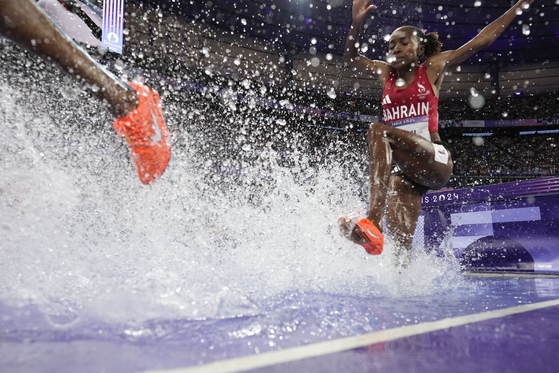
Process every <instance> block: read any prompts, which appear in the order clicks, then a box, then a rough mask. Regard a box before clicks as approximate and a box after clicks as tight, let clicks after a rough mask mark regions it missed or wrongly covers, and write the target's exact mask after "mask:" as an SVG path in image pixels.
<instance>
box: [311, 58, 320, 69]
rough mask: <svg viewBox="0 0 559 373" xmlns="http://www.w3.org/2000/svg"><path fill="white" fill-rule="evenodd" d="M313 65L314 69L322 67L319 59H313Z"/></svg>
mask: <svg viewBox="0 0 559 373" xmlns="http://www.w3.org/2000/svg"><path fill="white" fill-rule="evenodd" d="M311 65H312V66H313V67H318V66H319V65H320V60H319V59H318V57H314V58H313V59H311Z"/></svg>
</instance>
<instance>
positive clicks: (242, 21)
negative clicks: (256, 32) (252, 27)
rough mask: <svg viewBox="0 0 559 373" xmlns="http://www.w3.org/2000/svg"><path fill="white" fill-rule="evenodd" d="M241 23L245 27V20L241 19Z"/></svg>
mask: <svg viewBox="0 0 559 373" xmlns="http://www.w3.org/2000/svg"><path fill="white" fill-rule="evenodd" d="M241 23H242V24H243V25H245V26H246V24H247V20H246V19H244V18H243V19H241Z"/></svg>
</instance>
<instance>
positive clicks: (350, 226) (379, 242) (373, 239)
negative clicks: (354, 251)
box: [338, 216, 384, 255]
mask: <svg viewBox="0 0 559 373" xmlns="http://www.w3.org/2000/svg"><path fill="white" fill-rule="evenodd" d="M338 225H339V226H340V234H341V235H342V236H344V237H346V238H347V239H349V240H350V241H352V242H355V243H356V244H358V245H361V246H363V248H365V251H367V253H369V254H371V255H380V254H381V253H382V249H383V246H384V236H383V235H382V233H380V231H379V229H378V228H377V227H375V226H374V225H373V223H371V221H370V220H369V219H361V220H357V218H353V217H345V216H343V217H341V218H339V219H338Z"/></svg>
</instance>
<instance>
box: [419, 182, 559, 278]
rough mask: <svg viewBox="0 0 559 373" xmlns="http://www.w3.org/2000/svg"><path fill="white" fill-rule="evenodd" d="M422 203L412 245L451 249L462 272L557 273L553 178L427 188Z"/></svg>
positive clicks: (558, 199) (558, 228)
mask: <svg viewBox="0 0 559 373" xmlns="http://www.w3.org/2000/svg"><path fill="white" fill-rule="evenodd" d="M422 206H423V207H422V211H421V216H420V219H419V223H418V228H417V230H416V234H415V237H414V244H418V243H420V245H421V246H423V247H425V248H426V249H428V250H437V251H439V252H447V253H448V252H452V253H453V254H454V255H455V256H456V257H457V258H458V259H459V262H460V265H461V267H462V270H463V271H466V272H505V273H510V272H514V273H518V272H522V273H534V272H538V273H548V274H556V273H559V177H548V178H541V179H534V180H526V181H520V182H514V183H505V184H498V185H492V186H483V187H476V188H471V189H459V190H451V191H443V192H436V193H429V194H426V195H425V196H423V200H422ZM414 248H415V247H414Z"/></svg>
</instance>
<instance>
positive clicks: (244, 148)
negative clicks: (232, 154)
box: [242, 144, 250, 152]
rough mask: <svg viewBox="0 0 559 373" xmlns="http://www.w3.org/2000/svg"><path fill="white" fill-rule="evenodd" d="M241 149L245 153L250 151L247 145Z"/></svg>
mask: <svg viewBox="0 0 559 373" xmlns="http://www.w3.org/2000/svg"><path fill="white" fill-rule="evenodd" d="M242 149H243V150H244V151H245V152H248V151H250V145H249V144H244V145H243V147H242Z"/></svg>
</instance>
